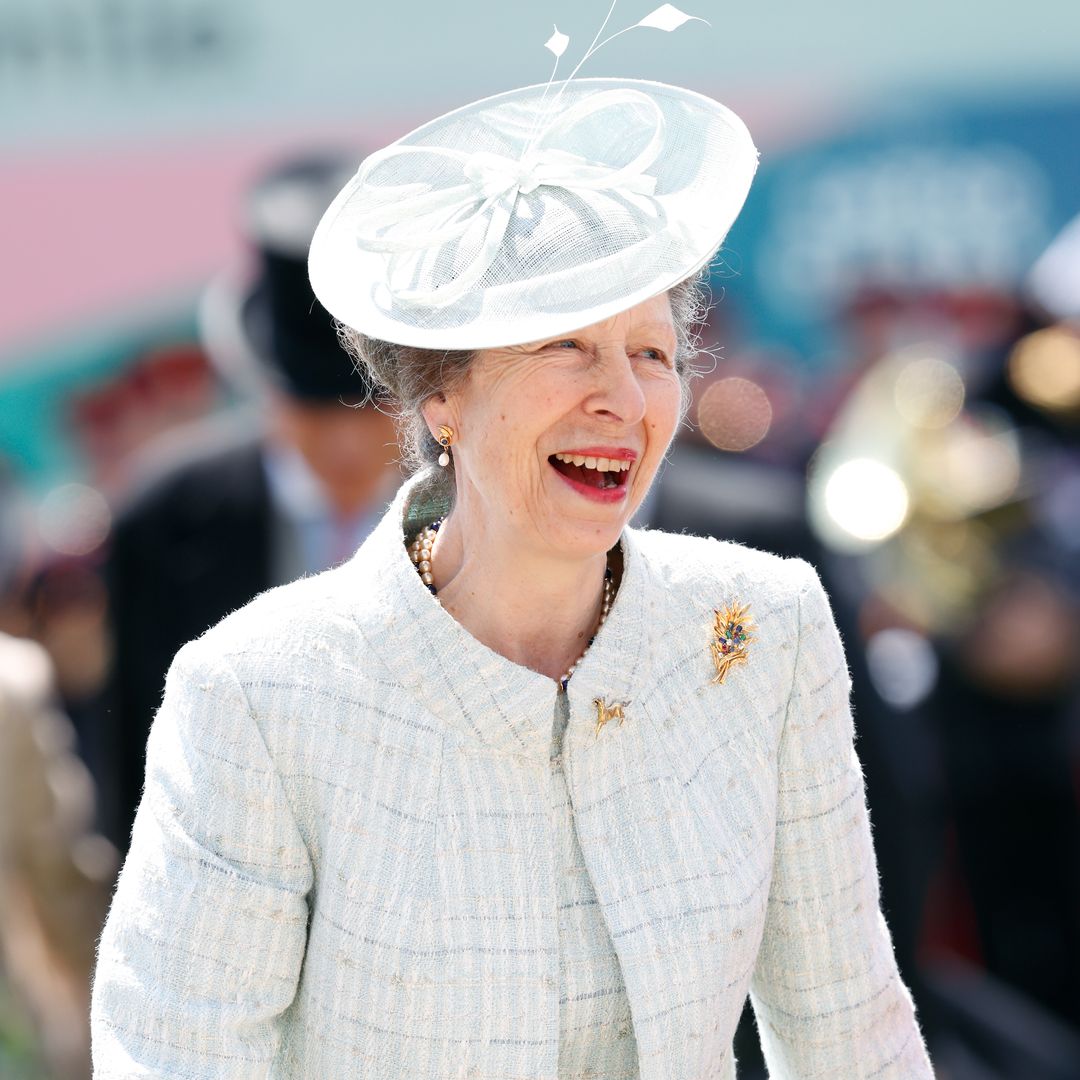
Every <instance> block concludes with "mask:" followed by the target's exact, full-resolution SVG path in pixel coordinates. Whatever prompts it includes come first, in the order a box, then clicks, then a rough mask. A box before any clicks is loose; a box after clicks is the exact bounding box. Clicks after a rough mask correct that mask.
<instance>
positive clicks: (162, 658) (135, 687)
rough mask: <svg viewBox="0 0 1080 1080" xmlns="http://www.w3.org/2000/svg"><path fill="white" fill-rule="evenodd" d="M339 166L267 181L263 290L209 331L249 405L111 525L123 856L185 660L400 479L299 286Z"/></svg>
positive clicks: (114, 712)
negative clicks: (158, 726) (157, 730)
mask: <svg viewBox="0 0 1080 1080" xmlns="http://www.w3.org/2000/svg"><path fill="white" fill-rule="evenodd" d="M350 171H351V169H350V167H349V166H347V165H346V164H345V163H344V162H343V161H341V160H337V159H334V160H328V159H305V160H303V161H298V162H294V163H292V164H290V165H287V166H285V167H284V168H281V169H278V170H276V171H274V172H273V173H271V174H270V175H268V176H267V177H266V178H265V179H263V180H262V181H261V182H260V183H259V184H257V185H256V186H255V188H254V189H253V191H252V192H251V195H250V197H249V201H248V205H247V230H248V233H249V236H250V239H251V241H252V244H253V246H254V247H255V249H256V250H257V253H258V256H259V259H258V261H259V270H258V273H257V275H256V277H255V279H254V281H253V282H249V283H248V284H247V285H246V286H245V287H238V286H237V285H235V284H234V283H233V281H232V280H230V279H226V278H223V279H221V280H220V281H219V282H217V283H216V284H215V286H213V287H212V288H211V290H210V291H209V293H208V295H207V298H206V301H205V303H204V310H203V316H204V317H203V326H204V331H205V337H206V340H207V347H208V349H209V351H210V353H211V357H212V359H213V360H214V361H215V363H216V364H217V365H218V367H219V369H220V370H222V372H223V374H224V375H225V376H226V378H227V379H228V381H230V382H232V383H233V384H234V386H239V387H240V388H242V389H243V390H245V391H247V392H248V394H247V396H249V397H253V398H254V400H255V401H256V405H255V407H253V408H252V407H248V408H246V409H243V410H233V411H231V412H229V413H227V414H225V415H224V416H218V417H215V418H213V419H211V420H210V421H208V422H206V423H204V424H200V425H199V426H197V427H195V428H193V429H188V430H186V431H184V432H183V433H182V435H181V436H179V437H178V436H176V435H172V436H170V437H169V438H168V440H167V444H165V445H158V446H157V447H155V449H154V452H153V453H152V454H151V455H148V461H147V462H146V463H145V464H144V467H143V469H142V472H143V477H142V479H141V480H140V482H139V483H138V484H137V490H136V491H135V493H134V494H133V496H132V498H131V500H130V502H129V505H127V506H126V507H125V508H124V509H123V510H122V512H121V513H120V514H119V515H118V519H117V523H116V527H115V532H114V535H113V538H112V544H111V553H110V558H109V565H108V571H107V577H108V586H109V594H110V608H111V623H112V632H113V637H114V646H115V660H114V664H113V669H112V674H111V678H110V680H109V686H108V689H107V693H106V696H105V709H104V715H103V718H102V724H101V732H100V735H101V743H102V745H101V748H100V751H99V753H98V754H97V755H96V756H97V758H98V759H99V760H100V761H101V762H102V765H101V767H100V771H101V772H102V776H101V778H100V780H101V787H102V802H103V805H104V820H103V826H104V828H105V830H106V832H107V833H108V835H109V836H110V838H111V839H112V840H113V841H114V842H115V843H116V844H117V845H118V847H119V848H120V849H121V851H126V849H127V845H128V839H129V834H130V829H131V824H132V821H133V820H134V815H135V810H136V807H137V805H138V801H139V798H140V796H141V792H142V783H143V759H144V753H145V748H146V738H147V735H148V732H149V728H150V723H151V721H152V719H153V715H154V712H155V710H156V709H157V706H158V704H159V702H160V699H161V693H162V689H163V686H164V681H165V673H166V671H167V669H168V666H169V664H170V663H171V661H172V659H173V656H174V655H175V653H176V651H177V650H178V649H179V648H180V646H181V645H183V644H184V643H185V642H187V641H188V640H190V639H192V638H195V637H198V636H199V635H200V634H201V633H203V631H205V630H206V629H207V628H208V627H210V626H212V625H213V624H214V623H216V622H217V621H218V620H220V619H221V618H222V617H224V616H225V615H226V614H228V613H229V612H230V611H232V610H234V609H235V608H238V607H240V606H241V605H243V604H245V603H246V602H247V601H248V600H250V599H251V598H252V597H253V596H255V595H256V594H257V593H259V592H261V591H262V590H264V589H267V588H269V587H271V586H273V585H278V584H282V583H284V582H286V581H289V580H291V579H293V578H296V577H298V576H300V575H302V574H305V573H313V572H316V571H319V570H322V569H325V568H326V567H328V566H331V565H334V564H335V563H338V562H341V561H343V560H344V559H346V558H348V557H349V556H350V555H351V554H352V553H353V552H354V551H355V550H356V548H357V547H358V546H359V545H360V543H361V542H362V541H363V540H364V538H365V537H366V535H367V533H368V532H369V531H370V529H371V528H372V526H373V525H374V523H375V521H376V520H377V519H378V517H379V515H380V514H381V513H382V511H383V509H384V506H385V503H386V501H387V500H388V499H389V497H390V496H391V494H392V493H393V491H394V490H395V489H396V487H397V485H398V483H399V482H400V474H399V472H398V468H397V466H396V461H397V456H398V455H397V448H396V444H395V438H394V427H393V422H392V419H391V418H390V417H389V416H388V415H386V414H385V413H384V412H382V411H380V410H379V408H378V407H377V404H375V403H372V402H371V401H370V400H369V398H370V390H371V388H370V386H369V384H368V383H367V382H366V381H365V380H364V378H363V377H362V376H361V375H360V374H358V373H357V372H356V371H355V370H354V369H353V365H352V363H351V361H350V360H349V358H348V356H347V355H346V354H345V353H344V351H343V350H342V349H341V348H340V346H339V344H338V340H337V335H336V332H335V328H334V325H333V323H332V321H331V319H330V317H329V316H328V315H327V313H326V312H325V311H324V310H323V309H322V307H321V306H320V305H319V303H318V302H317V301H316V300H315V298H314V296H313V295H312V293H311V289H310V287H309V285H308V279H307V248H308V244H309V242H310V239H311V234H312V232H313V231H314V228H315V225H316V223H317V222H318V219H319V217H320V215H321V214H322V212H323V210H324V209H325V208H326V206H327V205H328V204H329V202H330V199H331V198H332V196H333V194H334V193H335V192H336V191H337V189H338V188H339V187H340V186H341V184H342V183H343V182H344V180H345V179H347V177H348V174H349V172H350Z"/></svg>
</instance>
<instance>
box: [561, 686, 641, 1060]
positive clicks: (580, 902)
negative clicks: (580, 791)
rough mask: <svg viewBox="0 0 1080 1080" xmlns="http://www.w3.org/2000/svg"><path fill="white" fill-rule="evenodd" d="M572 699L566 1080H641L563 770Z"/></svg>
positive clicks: (565, 895)
mask: <svg viewBox="0 0 1080 1080" xmlns="http://www.w3.org/2000/svg"><path fill="white" fill-rule="evenodd" d="M569 719H570V716H569V710H568V709H567V707H566V695H565V694H559V695H558V697H557V698H556V699H555V726H554V729H553V731H552V740H551V779H552V800H553V801H552V811H553V815H554V823H555V845H556V846H555V867H556V874H557V880H558V894H557V895H558V904H559V1078H560V1080H594V1078H596V1077H599V1076H603V1077H604V1078H605V1080H637V1078H638V1076H639V1075H640V1074H639V1072H638V1065H637V1046H636V1045H635V1043H634V1025H633V1020H632V1019H631V1015H630V1001H629V999H628V998H627V996H626V987H625V986H624V985H623V978H622V970H621V969H620V967H619V957H618V954H617V953H616V952H615V946H614V945H613V944H612V943H611V935H610V934H609V933H608V928H607V924H606V923H605V922H604V915H603V912H602V911H601V910H600V904H599V901H598V900H597V899H596V890H595V889H594V888H593V884H592V878H590V877H589V868H588V867H587V866H586V865H585V857H584V856H583V855H582V853H581V844H580V843H579V841H578V836H577V826H576V825H575V824H574V806H573V798H572V796H571V794H570V789H569V786H568V784H567V782H566V770H565V769H564V767H563V754H562V751H563V740H564V737H565V734H566V727H567V724H568V723H569Z"/></svg>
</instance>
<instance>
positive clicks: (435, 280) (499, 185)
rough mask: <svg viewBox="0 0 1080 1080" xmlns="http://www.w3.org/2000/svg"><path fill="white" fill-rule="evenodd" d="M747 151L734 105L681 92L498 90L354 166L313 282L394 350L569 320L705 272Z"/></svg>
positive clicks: (525, 332) (595, 316)
mask: <svg viewBox="0 0 1080 1080" xmlns="http://www.w3.org/2000/svg"><path fill="white" fill-rule="evenodd" d="M685 18H686V17H684V19H685ZM549 47H550V43H549ZM757 159H758V154H757V150H756V149H755V148H754V144H753V142H752V140H751V138H750V134H749V132H748V131H747V129H746V125H745V124H743V122H742V121H741V120H740V119H739V118H738V116H736V115H735V114H734V113H733V112H732V111H731V110H730V109H728V108H726V107H725V106H723V105H721V104H719V102H716V101H713V100H712V99H711V98H708V97H704V96H703V95H701V94H697V93H694V92H693V91H690V90H684V89H682V88H680V87H676V86H667V85H664V84H662V83H653V82H643V81H638V80H633V79H581V80H570V81H567V82H564V83H561V84H556V85H555V86H553V85H552V84H550V83H549V84H548V85H547V86H530V87H525V88H523V89H519V90H512V91H509V92H508V93H503V94H498V95H497V96H495V97H490V98H486V99H484V100H482V101H477V102H474V103H473V104H471V105H466V106H465V107H464V108H461V109H457V110H455V111H453V112H450V113H447V114H446V115H445V116H441V117H439V118H438V119H437V120H432V121H431V122H430V123H427V124H425V125H423V126H422V127H420V128H417V129H416V130H415V131H413V132H412V133H411V134H409V135H406V136H404V137H403V138H401V139H399V140H398V141H397V142H395V143H392V144H391V145H390V146H388V147H386V148H385V149H384V150H380V151H378V152H376V153H374V154H372V155H371V156H370V157H368V158H367V160H366V161H364V163H363V165H362V166H361V167H360V170H359V172H357V174H356V175H355V176H354V177H353V178H352V180H350V181H349V183H348V184H346V186H345V188H344V189H343V190H342V191H341V192H340V193H339V194H338V196H337V198H336V199H334V201H333V203H332V204H331V206H330V208H329V209H328V210H327V212H326V214H325V215H324V216H323V218H322V221H321V222H320V223H319V226H318V228H317V229H316V232H315V237H314V239H313V241H312V244H311V251H310V255H309V260H308V271H309V274H310V276H311V284H312V288H313V290H314V292H315V295H316V296H317V297H318V298H319V300H320V301H321V302H322V304H323V306H324V307H325V308H326V309H327V310H328V311H329V312H330V313H331V314H332V315H333V316H334V317H335V318H337V319H339V320H340V321H341V322H343V323H345V324H346V325H347V326H351V327H353V328H354V329H356V330H359V331H360V332H362V333H364V334H366V335H368V336H370V337H374V338H379V339H382V340H385V341H391V342H395V343H397V344H400V345H410V346H417V347H421V348H434V349H479V348H490V347H495V346H501V345H515V344H520V343H523V342H526V341H535V340H539V339H540V338H544V337H549V336H552V335H555V334H561V333H566V332H569V331H571V330H578V329H580V328H581V327H583V326H589V325H591V324H592V323H594V322H598V321H599V320H601V319H604V318H608V317H610V316H611V315H614V314H617V313H619V312H621V311H624V310H626V309H627V308H629V307H632V306H633V305H634V304H637V303H640V302H641V301H643V300H647V299H649V298H650V297H652V296H656V295H658V294H659V293H661V292H663V291H665V290H666V289H669V288H670V287H671V286H673V285H675V284H677V283H678V282H680V281H682V280H683V279H685V278H687V277H689V276H690V275H692V274H693V273H695V272H696V271H698V270H699V269H701V268H702V267H703V266H704V265H705V264H706V263H707V262H708V261H709V260H710V259H711V258H712V256H713V255H714V254H715V252H716V250H717V249H718V248H719V246H720V244H721V242H722V241H723V239H724V236H725V235H726V233H727V231H728V229H729V228H730V227H731V225H732V223H733V222H734V220H735V218H736V216H737V215H738V213H739V210H740V209H741V208H742V205H743V202H744V200H745V198H746V195H747V192H748V190H749V188H750V182H751V180H752V179H753V176H754V172H755V170H756V168H757Z"/></svg>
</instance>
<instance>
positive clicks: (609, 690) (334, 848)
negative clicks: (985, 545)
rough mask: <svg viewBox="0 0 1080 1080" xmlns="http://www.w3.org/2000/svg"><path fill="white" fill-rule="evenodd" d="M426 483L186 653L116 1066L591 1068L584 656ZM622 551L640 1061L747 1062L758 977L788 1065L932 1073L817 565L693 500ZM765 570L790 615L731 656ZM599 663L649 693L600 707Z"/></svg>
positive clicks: (601, 878)
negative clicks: (436, 592) (518, 643)
mask: <svg viewBox="0 0 1080 1080" xmlns="http://www.w3.org/2000/svg"><path fill="white" fill-rule="evenodd" d="M412 487H413V485H406V486H405V487H404V488H403V489H402V491H401V492H400V493H399V495H398V498H397V499H396V500H395V502H394V504H393V505H392V507H391V508H390V510H389V512H388V513H387V515H386V516H385V517H384V518H383V520H382V522H381V523H380V525H379V526H378V527H377V529H376V530H375V532H374V533H373V534H372V535H371V537H369V539H368V541H367V542H366V543H365V544H364V546H363V547H362V548H361V549H360V551H359V552H358V553H357V555H356V556H355V557H354V558H353V559H352V560H351V561H350V562H349V563H347V564H345V565H344V566H343V567H340V568H338V569H336V570H333V571H329V572H327V573H325V574H321V575H318V576H316V577H313V578H308V579H305V580H303V581H301V582H298V583H295V584H293V585H288V586H284V587H282V588H280V589H276V590H272V591H270V592H268V593H265V594H263V595H262V596H260V597H258V598H257V599H256V600H254V601H253V602H252V603H251V604H249V605H248V606H246V607H245V608H243V609H241V610H240V611H238V612H236V613H234V614H233V615H231V616H229V617H228V618H227V619H225V620H224V621H223V622H222V623H220V624H219V625H218V626H217V627H215V628H214V629H212V630H210V631H209V632H208V633H206V634H205V635H204V636H203V637H202V638H200V639H199V640H198V641H196V642H193V643H191V644H189V645H188V646H185V648H184V649H182V650H181V652H180V653H179V654H178V656H177V658H176V661H175V663H174V665H173V667H172V669H171V670H170V673H169V676H168V681H167V686H166V692H165V699H164V702H163V704H162V707H161V710H160V711H159V714H158V716H157V718H156V720H155V723H154V727H153V731H152V733H151V737H150V744H149V748H148V759H147V782H146V791H145V794H144V797H143V801H142V804H141V805H140V808H139V813H138V816H137V819H136V823H135V828H134V834H133V841H132V847H131V851H130V854H129V857H128V860H127V862H126V864H125V866H124V869H123V871H122V873H121V876H120V880H119V883H118V886H117V891H116V895H115V898H114V901H113V906H112V910H111V912H110V915H109V919H108V923H107V925H106V928H105V931H104V934H103V936H102V940H101V944H100V948H99V961H98V969H97V974H96V980H95V985H94V993H93V1008H92V1025H93V1033H94V1060H95V1076H96V1077H98V1078H99V1080H119V1078H121V1077H125V1078H126V1077H143V1076H152V1077H200V1078H202V1077H205V1078H210V1077H222V1078H224V1077H229V1078H230V1080H241V1078H252V1080H254V1078H266V1077H319V1078H320V1080H333V1078H338V1077H342V1078H343V1077H378V1078H386V1080H393V1078H405V1077H409V1078H421V1077H423V1078H431V1080H435V1078H440V1080H445V1078H450V1077H460V1078H487V1080H496V1078H498V1080H510V1078H513V1080H541V1078H542V1080H556V1078H557V1077H558V1075H559V1071H558V1070H559V1041H560V1017H561V1015H562V1008H561V1006H560V930H559V909H558V904H559V884H558V883H559V878H558V868H557V865H556V853H557V851H558V850H559V828H560V824H559V821H558V817H557V815H556V814H554V813H553V810H552V786H551V761H550V758H551V739H552V717H553V712H554V704H555V699H556V693H555V687H554V684H553V683H552V681H551V680H549V679H547V678H546V677H544V676H541V675H539V674H537V673H535V672H532V671H529V670H528V669H526V668H523V667H520V666H518V665H516V664H513V663H511V662H509V661H508V660H506V659H505V658H503V657H501V656H499V655H498V654H496V653H494V652H492V651H491V650H489V649H487V648H485V647H484V646H483V645H481V644H480V643H479V642H477V641H476V640H475V639H473V638H472V637H471V636H470V635H468V634H467V633H466V632H465V631H464V630H463V629H462V628H461V627H460V626H459V625H458V624H457V623H456V622H454V620H453V619H452V618H451V617H450V616H449V615H448V614H447V613H446V612H445V611H444V610H443V608H442V607H441V606H440V605H439V604H438V603H437V602H436V601H435V600H434V598H433V597H432V596H431V595H430V594H429V593H428V591H427V589H426V588H425V587H424V585H423V584H422V583H421V582H420V580H419V578H418V577H417V575H416V572H415V569H414V567H413V565H412V563H411V562H410V561H409V560H408V557H407V555H406V551H405V547H404V544H403V542H402V540H403V530H402V521H403V516H407V505H406V504H407V500H408V498H409V495H410V491H411V489H412ZM622 551H623V558H624V564H625V569H624V575H623V581H622V584H621V587H620V589H619V592H618V595H617V597H616V600H615V602H614V604H613V605H612V608H611V613H610V615H609V616H608V619H607V621H606V622H605V624H604V626H603V627H602V628H601V630H600V632H599V634H598V635H597V637H596V640H595V641H594V643H593V646H592V648H591V649H590V650H589V652H588V653H587V655H586V657H585V659H584V660H583V661H582V663H581V664H580V666H579V667H578V669H577V671H576V672H575V675H574V677H573V679H572V680H571V681H570V684H569V687H568V692H567V699H566V708H567V717H568V719H567V724H566V728H565V732H564V736H563V747H562V765H563V768H564V770H565V777H566V782H567V790H568V793H569V795H570V797H571V799H572V806H573V814H574V824H575V826H576V830H577V839H578V842H579V844H580V850H581V854H582V857H583V860H584V865H585V867H586V869H587V871H588V875H589V878H590V879H591V883H592V888H593V890H594V891H595V896H596V899H597V904H598V910H599V912H600V914H601V915H602V917H603V922H604V924H605V926H606V928H607V932H608V934H609V936H610V940H611V943H612V945H613V947H614V949H615V951H616V954H617V958H618V961H619V965H620V968H621V972H622V978H623V982H624V986H625V992H626V996H627V1001H628V1004H629V1009H630V1014H631V1022H632V1029H633V1040H634V1044H635V1046H636V1050H637V1057H638V1068H639V1071H640V1076H641V1077H642V1078H643V1080H694V1078H704V1077H710V1078H719V1080H731V1078H733V1077H734V1076H735V1063H734V1061H733V1060H732V1054H731V1039H732V1034H733V1032H734V1029H735V1025H736V1023H737V1021H738V1018H739V1014H740V1011H741V1008H742V1004H743V1002H744V1001H745V999H746V996H747V993H749V994H750V996H751V1000H752V1002H753V1005H754V1008H755V1010H756V1012H757V1017H758V1023H759V1028H760V1031H761V1037H762V1043H763V1048H764V1051H765V1055H766V1058H767V1061H768V1064H769V1068H770V1071H771V1075H772V1077H774V1078H776V1080H786V1078H791V1080H794V1078H796V1077H798V1078H811V1077H815V1078H817V1077H822V1078H823V1077H843V1078H844V1080H862V1078H870V1077H873V1078H875V1080H899V1078H904V1080H913V1078H921V1077H929V1076H932V1072H931V1068H930V1064H929V1062H928V1059H927V1056H926V1051H925V1049H924V1046H923V1042H922V1038H921V1036H920V1032H919V1029H918V1026H917V1024H916V1020H915V1017H914V1013H913V1008H912V1003H911V1000H910V996H909V995H908V993H907V990H906V988H905V987H904V986H903V984H902V983H901V981H900V979H899V977H898V974H897V970H896V965H895V962H894V958H893V953H892V947H891V943H890V939H889V934H888V930H887V928H886V926H885V923H884V921H883V919H882V917H881V914H880V910H879V904H878V887H877V873H876V868H875V862H874V855H873V848H872V844H871V835H870V826H869V822H868V819H867V814H866V808H865V800H864V794H863V782H862V773H861V769H860V766H859V763H858V759H857V757H856V756H855V753H854V748H853V727H852V719H851V714H850V710H849V708H848V694H849V679H848V674H847V669H846V665H845V662H844V657H843V651H842V647H841V644H840V640H839V636H838V634H837V631H836V628H835V624H834V622H833V619H832V616H831V612H830V610H829V606H828V601H827V599H826V597H825V595H824V592H823V590H822V588H821V585H820V583H819V581H818V580H817V577H816V575H815V574H814V572H813V570H812V569H811V568H810V567H809V566H807V565H806V564H805V563H802V562H799V561H797V560H792V561H783V560H780V559H778V558H776V557H775V556H771V555H766V554H764V553H761V552H757V551H753V550H750V549H745V548H740V547H737V546H735V545H731V544H724V543H720V542H718V541H714V540H701V539H697V538H692V537H683V536H671V535H666V534H662V533H650V532H639V531H636V530H629V529H628V530H626V532H625V533H624V535H623V539H622ZM732 600H738V601H739V602H740V603H743V604H750V606H751V611H752V614H753V616H754V618H755V621H756V624H757V638H756V640H755V642H754V645H753V650H752V654H751V656H750V659H749V662H748V663H747V664H745V665H742V666H740V667H738V668H735V669H733V670H732V672H731V674H729V676H728V678H727V680H726V682H725V683H723V684H722V685H717V684H715V683H714V682H713V681H712V677H713V674H714V668H713V665H712V661H711V658H710V654H709V644H710V640H711V632H712V624H713V619H714V610H715V608H717V607H720V606H721V605H722V604H726V603H728V602H730V601H732ZM596 698H602V699H603V700H605V701H607V702H608V703H613V702H622V703H625V714H626V720H625V722H624V723H623V724H618V723H609V724H608V725H607V726H606V727H604V729H603V730H602V731H601V732H600V734H599V736H596V735H595V734H594V716H595V708H594V706H593V701H594V699H596ZM614 1067H615V1068H616V1069H617V1068H618V1066H614ZM599 1075H600V1076H602V1075H603V1071H602V1070H601V1071H600V1072H599ZM616 1075H617V1073H616Z"/></svg>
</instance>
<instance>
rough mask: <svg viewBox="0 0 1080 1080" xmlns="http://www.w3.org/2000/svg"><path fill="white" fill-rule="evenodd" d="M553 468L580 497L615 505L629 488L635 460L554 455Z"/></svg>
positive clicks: (569, 454) (552, 457) (571, 454)
mask: <svg viewBox="0 0 1080 1080" xmlns="http://www.w3.org/2000/svg"><path fill="white" fill-rule="evenodd" d="M548 462H549V463H550V464H551V466H552V468H553V469H554V470H555V471H556V472H557V473H558V474H559V475H560V476H561V477H562V478H563V479H564V480H565V481H566V482H567V483H568V484H570V486H571V487H573V488H574V489H575V490H576V491H577V492H578V493H579V494H581V495H585V496H586V497H588V498H592V499H598V500H600V501H602V502H616V501H618V500H619V499H621V498H622V497H623V496H624V495H625V493H626V489H627V481H628V479H629V475H630V466H631V465H632V464H633V462H632V461H627V460H625V459H621V458H608V457H593V456H591V455H585V454H573V453H568V454H552V455H551V457H549V458H548Z"/></svg>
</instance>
